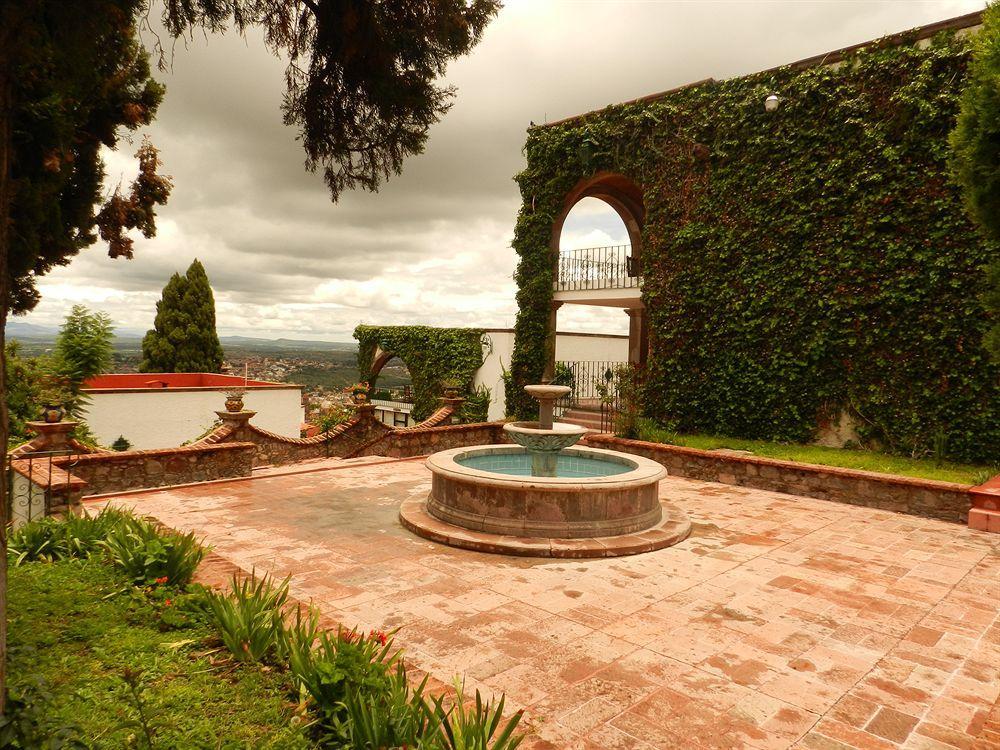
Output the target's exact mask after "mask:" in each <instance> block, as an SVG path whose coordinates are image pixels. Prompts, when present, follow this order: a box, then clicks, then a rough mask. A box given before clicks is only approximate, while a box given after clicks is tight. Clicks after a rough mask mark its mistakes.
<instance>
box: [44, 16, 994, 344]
mask: <svg viewBox="0 0 1000 750" xmlns="http://www.w3.org/2000/svg"><path fill="white" fill-rule="evenodd" d="M981 7H983V2H982V1H981V0H943V1H940V2H930V1H928V2H891V1H889V2H841V1H839V0H832V1H825V2H818V1H817V2H727V3H722V2H676V3H648V2H538V1H536V0H513V1H512V2H509V3H508V6H507V7H506V8H505V9H504V10H503V11H502V12H501V14H500V17H499V18H498V19H497V20H496V21H495V22H494V24H493V25H492V26H491V27H490V28H489V29H488V30H487V33H486V36H485V38H484V40H483V42H482V44H481V45H480V46H479V47H478V48H477V49H476V50H475V51H474V52H473V54H472V55H471V56H469V57H467V58H464V59H462V60H459V61H457V62H455V63H454V64H453V65H452V66H451V68H450V70H449V71H448V82H449V83H453V84H454V85H456V86H457V87H458V97H457V99H456V100H455V105H454V107H453V108H452V110H451V112H449V113H448V114H447V115H446V116H445V118H444V120H443V121H442V122H441V123H439V124H438V125H437V126H436V127H434V128H433V130H432V131H431V136H430V139H429V142H428V147H427V150H426V153H424V154H422V155H420V156H417V157H414V158H412V159H410V160H409V161H408V162H407V163H406V164H405V166H404V173H403V175H402V176H400V177H397V178H394V179H392V180H391V181H390V182H389V183H388V184H387V185H385V186H384V187H383V189H382V190H381V191H380V192H379V193H378V194H374V195H372V194H364V193H354V194H350V195H347V196H345V197H344V198H343V199H342V200H341V202H340V203H339V204H336V205H334V204H332V203H330V201H329V198H328V195H327V192H326V188H325V186H324V185H323V182H322V179H321V176H320V175H318V174H310V173H308V172H306V171H305V170H304V168H303V161H304V155H303V153H302V150H301V148H300V147H299V145H298V143H297V142H296V140H295V135H296V134H295V132H294V131H293V130H291V129H289V128H286V127H285V126H283V125H282V123H281V114H280V111H279V105H280V102H281V93H282V90H283V79H282V70H283V64H282V61H280V60H278V59H276V58H274V57H273V56H271V55H270V54H269V53H268V52H267V51H266V50H265V49H264V47H263V44H262V43H261V41H260V39H259V38H258V37H255V36H251V37H249V38H247V39H241V38H239V37H238V36H236V35H232V34H230V35H226V36H219V37H210V38H208V39H205V38H203V37H202V36H200V35H198V36H196V37H195V38H194V39H191V40H189V41H188V43H187V44H186V45H185V44H178V45H177V47H176V51H175V55H174V59H173V67H172V70H171V71H170V72H169V73H167V74H165V75H161V76H160V78H161V79H162V80H164V82H165V83H166V84H167V97H166V100H165V102H164V104H163V106H162V107H161V110H160V114H159V117H158V119H157V121H156V122H155V123H154V125H153V126H152V127H151V128H149V133H150V135H151V136H152V138H153V140H154V142H155V143H156V144H157V146H158V147H159V148H160V149H161V151H162V157H163V160H164V163H165V167H164V168H165V171H166V172H167V173H169V174H171V175H173V177H174V181H175V189H174V193H173V196H172V198H171V200H170V204H169V205H168V206H166V207H164V209H163V210H162V211H161V212H160V232H159V236H158V237H156V238H155V239H152V240H145V239H142V238H139V239H138V240H137V243H136V246H137V253H136V259H135V260H134V261H131V262H123V261H112V260H111V259H109V258H107V257H106V255H105V252H106V251H105V248H102V247H99V246H98V247H94V248H91V249H89V250H87V251H85V252H84V253H82V254H81V255H80V256H79V257H78V258H77V259H76V260H75V261H74V262H73V263H72V264H71V265H70V266H68V267H66V268H61V269H58V270H56V271H55V272H53V273H52V274H51V275H50V276H49V277H47V278H45V279H44V280H43V281H42V284H41V288H42V291H43V294H44V299H43V301H42V303H41V305H40V306H39V308H38V309H37V310H36V311H35V312H33V313H32V314H31V315H30V316H29V318H28V320H30V321H32V322H36V323H39V324H53V323H57V322H59V321H60V320H61V318H62V316H63V315H64V314H65V312H66V310H67V309H68V307H69V306H70V305H71V304H73V303H75V302H81V301H82V302H84V303H86V304H89V305H90V306H91V307H94V308H97V309H103V310H106V311H107V312H109V313H110V314H111V315H112V316H113V317H114V318H115V320H116V321H117V322H118V323H119V325H121V326H123V327H127V328H146V327H149V325H150V324H151V322H152V317H153V310H154V305H155V302H156V299H157V298H158V296H159V290H160V289H161V288H162V286H163V284H164V283H165V282H166V280H167V278H168V277H169V276H170V274H171V273H173V272H174V271H175V270H183V269H184V268H185V267H186V266H187V264H188V263H190V261H191V259H193V258H194V257H198V258H200V259H201V260H202V262H203V263H205V265H206V268H207V269H208V272H209V276H210V278H211V280H212V283H213V286H214V288H215V292H216V299H217V305H218V317H219V328H220V330H221V331H222V332H223V333H239V334H246V335H295V336H300V337H312V338H325V339H334V340H346V339H347V338H348V337H349V335H350V331H351V329H352V328H353V327H354V325H356V324H357V323H358V322H362V321H364V322H373V323H374V322H384V323H426V324H436V325H483V326H504V325H511V324H512V323H513V319H514V313H515V308H514V299H513V293H514V285H513V282H512V281H511V274H512V272H513V270H514V265H515V256H514V253H513V251H512V250H511V249H510V239H511V235H512V232H513V226H514V220H515V217H516V213H517V209H518V205H519V196H518V193H517V187H516V185H515V184H514V182H513V180H512V177H513V175H514V174H516V173H517V172H518V171H519V170H520V169H522V168H523V164H524V158H523V155H522V153H521V148H522V146H523V144H524V139H525V130H526V128H527V126H528V123H529V122H530V121H534V122H536V123H541V122H545V121H546V120H548V121H552V120H556V119H559V118H562V117H566V116H569V115H573V114H577V113H580V112H584V111H588V110H591V109H596V108H599V107H602V106H604V105H606V104H609V103H613V102H619V101H623V100H626V99H631V98H634V97H637V96H642V95H645V94H649V93H652V92H655V91H661V90H665V89H669V88H672V87H675V86H678V85H681V84H684V83H687V82H690V81H694V80H699V79H703V78H708V77H715V78H724V77H729V76H733V75H740V74H744V73H749V72H752V71H755V70H761V69H764V68H768V67H772V66H775V65H780V64H782V63H787V62H791V61H794V60H797V59H800V58H803V57H808V56H810V55H813V54H817V53H821V52H825V51H828V50H831V49H835V48H837V47H842V46H845V45H848V44H853V43H856V42H861V41H865V40H867V39H872V38H875V37H878V36H881V35H884V34H887V33H892V32H895V31H900V30H903V29H906V28H910V27H913V26H918V25H921V24H925V23H930V22H932V21H936V20H940V19H943V18H948V17H951V16H955V15H960V14H962V13H967V12H970V11H972V10H976V9H978V8H981ZM129 150H130V149H128V148H127V147H126V148H124V149H122V150H121V152H120V153H118V154H110V155H109V157H108V162H109V163H108V166H109V174H110V175H111V176H112V178H113V179H115V180H117V179H119V178H121V179H123V180H127V179H129V177H130V171H131V170H134V165H133V164H132V163H131V159H130V158H128V157H129V154H128V151H129ZM565 232H566V233H565V236H564V242H563V245H564V247H568V246H577V247H579V246H583V245H586V244H591V243H592V242H593V241H594V240H595V239H601V238H605V237H606V238H607V239H606V240H602V241H610V242H616V243H617V242H621V241H622V240H623V236H622V232H621V227H620V225H619V224H618V223H617V221H616V220H615V219H614V218H613V217H611V218H609V217H608V216H607V215H606V212H604V214H603V215H602V214H601V213H600V212H597V213H595V212H594V211H593V207H590V208H587V207H586V206H583V205H581V206H580V207H579V209H578V210H577V211H574V213H573V216H572V217H571V219H570V221H568V222H567V226H566V230H565ZM560 324H561V326H562V327H564V328H565V329H566V330H574V329H575V330H592V331H593V330H607V331H610V332H623V331H624V330H625V329H626V327H627V326H626V320H625V319H624V316H623V315H622V314H621V312H620V311H618V310H610V311H608V310H602V309H601V308H591V307H573V306H567V307H564V308H563V310H562V311H560Z"/></svg>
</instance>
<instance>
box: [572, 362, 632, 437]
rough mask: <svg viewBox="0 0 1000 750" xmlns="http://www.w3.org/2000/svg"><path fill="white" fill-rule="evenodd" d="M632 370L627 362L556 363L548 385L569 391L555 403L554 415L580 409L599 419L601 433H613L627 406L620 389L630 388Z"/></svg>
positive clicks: (630, 364)
mask: <svg viewBox="0 0 1000 750" xmlns="http://www.w3.org/2000/svg"><path fill="white" fill-rule="evenodd" d="M635 367H636V365H635V364H633V363H631V362H621V361H613V360H592V361H575V362H570V361H564V362H557V363H556V371H555V377H554V378H553V380H552V382H553V383H556V384H558V385H568V386H569V387H570V388H571V389H572V390H571V391H570V393H569V394H568V395H567V396H565V397H564V398H562V399H560V400H559V401H557V402H556V414H557V415H559V416H561V415H562V414H564V413H565V412H566V411H567V410H568V409H582V410H585V411H588V412H591V413H593V414H595V415H600V421H601V432H614V431H615V430H616V429H617V426H616V420H617V417H618V415H619V414H620V413H621V412H622V411H623V410H624V409H625V408H626V406H627V405H626V404H624V403H623V387H625V388H627V386H628V384H629V383H633V384H634V380H633V379H634V378H635V377H636V370H635V369H634V368H635ZM633 390H634V387H633Z"/></svg>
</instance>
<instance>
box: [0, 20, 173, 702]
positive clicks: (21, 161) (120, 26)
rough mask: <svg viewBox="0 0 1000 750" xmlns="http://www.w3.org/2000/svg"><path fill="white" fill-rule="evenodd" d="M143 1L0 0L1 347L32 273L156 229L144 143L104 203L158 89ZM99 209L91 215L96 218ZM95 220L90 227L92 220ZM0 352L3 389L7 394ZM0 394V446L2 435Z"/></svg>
mask: <svg viewBox="0 0 1000 750" xmlns="http://www.w3.org/2000/svg"><path fill="white" fill-rule="evenodd" d="M143 4H144V3H143V0H87V1H86V2H82V1H81V2H71V3H63V2H56V0H51V1H50V0H0V351H5V347H4V330H5V328H6V323H7V315H8V313H10V312H12V311H13V312H23V311H25V310H29V309H31V308H32V307H33V306H34V305H35V304H36V303H37V301H38V293H37V291H36V289H35V279H36V278H37V277H38V276H41V275H42V274H44V273H46V272H47V271H49V270H50V269H51V268H52V267H53V266H57V265H64V264H66V263H68V262H69V260H70V259H71V258H72V257H73V256H74V255H76V253H78V252H79V251H80V250H81V249H82V248H84V247H86V246H88V245H90V244H93V243H94V242H95V241H96V240H97V235H98V232H99V233H100V235H101V237H102V238H103V239H105V240H106V241H108V242H109V245H110V252H111V254H112V255H125V256H129V255H130V254H131V248H130V241H129V239H128V237H127V236H126V235H125V231H126V230H127V229H130V228H140V229H142V231H143V232H144V233H145V234H146V235H147V236H151V235H152V233H153V207H154V205H155V204H156V203H158V202H160V203H162V202H163V201H164V200H165V199H166V196H167V193H168V192H169V188H170V184H169V181H167V180H165V179H164V178H161V177H159V176H158V175H157V174H156V166H157V157H156V151H155V149H153V147H152V146H150V145H149V144H144V145H143V147H142V149H140V151H141V156H142V159H141V167H142V170H141V174H140V178H139V180H137V181H136V182H135V183H134V184H133V186H132V188H131V189H130V190H129V191H128V192H127V194H125V195H123V194H122V193H120V192H119V191H115V192H114V194H113V196H112V198H111V200H109V201H108V202H107V204H106V206H107V210H105V209H104V208H103V207H102V200H103V198H102V192H103V191H102V182H103V178H104V170H103V167H102V163H101V158H100V149H101V147H108V148H114V147H115V146H116V145H117V144H118V139H119V136H120V132H121V130H122V129H129V130H134V129H136V128H138V127H140V126H142V125H145V124H148V123H149V122H150V121H151V120H152V118H153V115H154V114H155V112H156V108H157V106H158V105H159V103H160V99H161V98H162V96H163V88H162V87H161V86H159V85H158V84H157V83H156V82H155V81H153V80H152V78H150V69H149V63H148V56H147V54H146V53H145V51H144V50H143V48H142V46H141V45H140V44H139V43H138V41H137V37H136V33H135V32H136V27H135V19H136V18H137V17H138V14H139V13H140V12H141V10H142V8H143ZM99 216H100V218H101V221H100V224H99V222H98V217H99ZM95 230H96V231H95ZM6 361H7V358H6V357H0V391H2V392H3V394H6V393H7V372H6ZM7 435H8V415H7V398H6V397H4V398H0V445H3V446H6V445H7ZM6 489H7V477H6V461H0V713H2V712H3V711H4V708H5V701H6V650H7V649H6V644H7V538H6V523H7V502H6Z"/></svg>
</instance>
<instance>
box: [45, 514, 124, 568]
mask: <svg viewBox="0 0 1000 750" xmlns="http://www.w3.org/2000/svg"><path fill="white" fill-rule="evenodd" d="M132 518H133V516H132V514H131V513H128V512H127V511H124V510H119V509H118V508H111V507H105V508H102V509H101V511H100V512H99V513H97V514H96V515H90V514H89V513H87V512H84V514H83V515H82V516H67V517H66V519H65V520H64V521H63V522H62V529H61V531H62V539H61V542H62V545H63V547H64V552H65V554H66V556H67V557H88V556H90V555H92V554H93V553H95V552H97V551H99V550H100V549H101V548H102V542H104V541H105V540H107V538H108V534H110V533H111V531H112V530H113V529H117V528H119V527H120V526H123V525H125V524H127V523H128V522H129V520H131V519H132Z"/></svg>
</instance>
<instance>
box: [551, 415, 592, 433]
mask: <svg viewBox="0 0 1000 750" xmlns="http://www.w3.org/2000/svg"><path fill="white" fill-rule="evenodd" d="M558 421H559V422H566V423H568V424H575V425H578V426H580V427H586V428H587V429H590V430H597V431H598V432H600V430H601V417H600V415H597V416H596V418H594V417H577V416H567V415H566V414H564V415H563V416H561V417H559V418H558Z"/></svg>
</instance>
